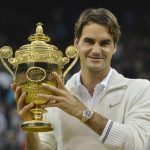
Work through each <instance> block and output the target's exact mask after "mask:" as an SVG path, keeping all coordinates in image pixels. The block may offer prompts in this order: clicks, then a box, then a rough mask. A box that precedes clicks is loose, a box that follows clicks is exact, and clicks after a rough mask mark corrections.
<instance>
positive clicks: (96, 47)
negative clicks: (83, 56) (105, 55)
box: [92, 44, 101, 55]
mask: <svg viewBox="0 0 150 150" xmlns="http://www.w3.org/2000/svg"><path fill="white" fill-rule="evenodd" d="M92 52H93V54H95V55H97V54H100V53H101V47H100V45H99V44H95V45H94V46H93V50H92Z"/></svg>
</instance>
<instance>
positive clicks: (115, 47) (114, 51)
mask: <svg viewBox="0 0 150 150" xmlns="http://www.w3.org/2000/svg"><path fill="white" fill-rule="evenodd" d="M116 50H117V44H115V45H114V50H113V54H115V53H116Z"/></svg>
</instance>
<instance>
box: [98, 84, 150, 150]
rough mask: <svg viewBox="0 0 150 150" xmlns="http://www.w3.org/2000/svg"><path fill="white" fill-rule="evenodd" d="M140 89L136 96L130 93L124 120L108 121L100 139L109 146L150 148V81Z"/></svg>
mask: <svg viewBox="0 0 150 150" xmlns="http://www.w3.org/2000/svg"><path fill="white" fill-rule="evenodd" d="M147 85H148V86H147ZM141 86H142V85H141ZM139 89H140V90H139V91H138V92H136V94H135V96H134V97H133V96H132V95H134V94H133V93H132V91H131V92H130V94H129V95H128V97H129V99H130V100H129V101H128V102H127V104H126V109H125V116H124V122H123V123H118V122H115V121H112V120H109V121H108V122H107V125H106V127H105V129H104V131H103V133H102V135H101V136H100V139H99V140H100V142H102V143H103V144H104V145H106V146H107V147H109V148H111V149H121V150H150V83H148V84H146V86H142V88H139Z"/></svg>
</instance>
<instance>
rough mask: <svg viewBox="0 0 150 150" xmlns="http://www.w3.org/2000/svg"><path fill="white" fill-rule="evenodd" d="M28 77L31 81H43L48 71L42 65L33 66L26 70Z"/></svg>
mask: <svg viewBox="0 0 150 150" xmlns="http://www.w3.org/2000/svg"><path fill="white" fill-rule="evenodd" d="M26 75H27V79H28V80H29V81H31V82H41V81H43V80H44V79H45V77H46V72H45V70H44V69H43V68H40V67H31V68H29V69H28V70H27V72H26Z"/></svg>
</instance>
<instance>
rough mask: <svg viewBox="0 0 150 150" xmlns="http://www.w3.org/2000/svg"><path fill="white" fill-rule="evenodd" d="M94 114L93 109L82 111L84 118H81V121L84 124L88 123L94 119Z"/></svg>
mask: <svg viewBox="0 0 150 150" xmlns="http://www.w3.org/2000/svg"><path fill="white" fill-rule="evenodd" d="M93 114H94V111H93V110H92V109H90V108H86V109H84V110H83V111H82V117H81V119H80V120H81V121H82V122H83V123H86V122H87V121H88V120H89V119H91V118H92V116H93Z"/></svg>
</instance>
